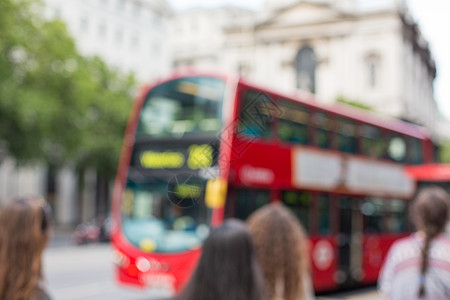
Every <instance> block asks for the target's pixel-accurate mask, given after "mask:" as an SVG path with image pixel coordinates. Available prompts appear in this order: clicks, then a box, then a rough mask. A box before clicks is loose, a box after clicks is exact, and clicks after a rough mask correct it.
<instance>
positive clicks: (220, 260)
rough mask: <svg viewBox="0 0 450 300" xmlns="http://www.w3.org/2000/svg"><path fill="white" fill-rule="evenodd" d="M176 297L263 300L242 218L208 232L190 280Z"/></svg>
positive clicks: (250, 245)
mask: <svg viewBox="0 0 450 300" xmlns="http://www.w3.org/2000/svg"><path fill="white" fill-rule="evenodd" d="M176 299H182V300H212V299H214V300H267V296H266V293H265V286H264V279H263V276H262V273H261V269H260V268H259V265H258V262H257V259H256V257H255V254H254V249H253V244H252V239H251V236H250V233H249V231H248V229H247V227H246V226H245V223H244V222H242V221H239V220H234V219H230V220H227V221H225V222H224V224H223V225H222V226H220V227H218V228H216V229H214V230H213V231H212V232H211V234H210V235H209V237H208V238H207V239H206V240H205V242H204V243H203V249H202V256H201V258H200V261H199V263H198V266H197V268H196V269H195V271H194V274H193V275H192V278H191V280H190V281H189V283H188V284H187V286H186V287H185V288H184V290H183V291H182V292H181V294H180V295H179V296H178V297H177V298H176Z"/></svg>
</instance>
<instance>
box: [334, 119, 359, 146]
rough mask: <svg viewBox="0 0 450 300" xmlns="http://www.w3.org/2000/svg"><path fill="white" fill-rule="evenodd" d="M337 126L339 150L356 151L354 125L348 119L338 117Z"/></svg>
mask: <svg viewBox="0 0 450 300" xmlns="http://www.w3.org/2000/svg"><path fill="white" fill-rule="evenodd" d="M336 123H337V126H336V130H337V149H338V150H339V151H343V152H348V153H356V147H357V146H356V144H357V143H356V125H355V123H354V122H352V121H350V120H346V119H343V118H338V119H337V120H336Z"/></svg>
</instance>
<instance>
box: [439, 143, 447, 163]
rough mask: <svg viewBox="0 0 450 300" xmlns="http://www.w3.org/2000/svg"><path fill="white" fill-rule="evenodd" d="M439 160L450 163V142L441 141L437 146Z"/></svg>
mask: <svg viewBox="0 0 450 300" xmlns="http://www.w3.org/2000/svg"><path fill="white" fill-rule="evenodd" d="M438 159H439V162H443V163H450V142H446V143H443V144H442V145H441V146H440V147H439V158H438Z"/></svg>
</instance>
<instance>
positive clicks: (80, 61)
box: [0, 0, 135, 176]
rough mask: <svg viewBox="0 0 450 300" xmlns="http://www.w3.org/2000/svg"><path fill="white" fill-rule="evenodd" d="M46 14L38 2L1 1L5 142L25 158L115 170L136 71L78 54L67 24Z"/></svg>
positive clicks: (0, 105) (0, 133)
mask: <svg viewBox="0 0 450 300" xmlns="http://www.w3.org/2000/svg"><path fill="white" fill-rule="evenodd" d="M35 11H36V12H37V13H34V12H35ZM41 15H42V14H40V13H39V3H38V2H36V1H33V0H1V1H0V123H1V124H0V125H1V126H0V141H2V144H0V146H1V145H3V147H4V148H6V151H7V153H8V154H9V155H11V156H13V157H15V158H16V159H17V161H19V162H20V163H29V162H33V161H44V162H47V163H49V164H51V165H54V166H61V165H64V164H71V165H74V166H77V167H79V168H85V167H94V168H96V169H97V170H98V171H99V172H100V173H102V174H103V175H106V176H112V175H113V174H114V170H115V167H116V165H117V160H118V156H119V152H120V145H121V141H122V138H123V133H124V129H125V125H126V120H127V117H128V112H129V108H130V106H131V99H132V93H133V90H134V86H135V82H134V79H133V76H132V75H126V76H125V75H121V74H119V73H117V72H114V71H112V70H111V69H110V68H108V67H107V66H106V64H105V63H104V62H103V61H102V60H101V59H99V58H98V57H93V58H85V57H83V56H81V55H80V54H79V53H78V52H77V50H76V47H75V43H74V40H73V38H72V37H71V36H70V35H69V33H68V31H67V29H66V26H65V24H64V23H62V22H61V21H45V20H44V19H42V18H41V17H40V16H41Z"/></svg>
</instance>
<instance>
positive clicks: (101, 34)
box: [98, 23, 106, 39]
mask: <svg viewBox="0 0 450 300" xmlns="http://www.w3.org/2000/svg"><path fill="white" fill-rule="evenodd" d="M98 37H99V38H100V39H104V38H105V37H106V26H105V24H104V23H100V24H99V25H98Z"/></svg>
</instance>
